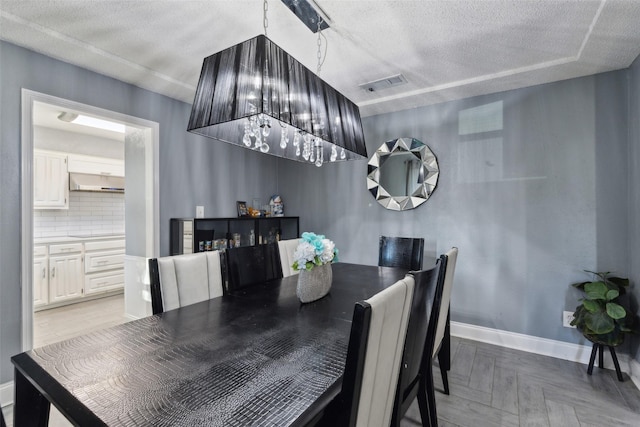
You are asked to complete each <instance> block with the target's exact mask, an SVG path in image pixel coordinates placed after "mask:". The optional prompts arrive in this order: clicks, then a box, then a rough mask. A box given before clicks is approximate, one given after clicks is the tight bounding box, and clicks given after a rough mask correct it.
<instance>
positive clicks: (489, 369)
mask: <svg viewBox="0 0 640 427" xmlns="http://www.w3.org/2000/svg"><path fill="white" fill-rule="evenodd" d="M494 365H495V359H494V358H493V357H489V356H485V355H482V354H476V356H475V358H474V363H473V366H472V368H471V374H470V375H469V388H473V389H475V390H481V391H486V392H491V390H492V389H493V370H494Z"/></svg>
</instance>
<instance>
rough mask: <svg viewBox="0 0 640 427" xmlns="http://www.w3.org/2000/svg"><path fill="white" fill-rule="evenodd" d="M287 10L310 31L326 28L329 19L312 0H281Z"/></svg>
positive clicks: (329, 21)
mask: <svg viewBox="0 0 640 427" xmlns="http://www.w3.org/2000/svg"><path fill="white" fill-rule="evenodd" d="M282 3H284V4H285V5H287V7H288V8H289V10H290V11H291V12H293V14H294V15H296V16H297V17H298V19H299V20H301V21H302V22H303V23H304V25H306V26H307V28H309V29H310V30H311V31H312V32H314V33H316V32H319V31H323V30H326V29H327V28H329V24H330V23H331V20H330V19H329V17H328V16H327V14H326V13H324V11H323V10H322V9H321V8H320V6H318V5H317V4H316V2H314V1H313V0H282Z"/></svg>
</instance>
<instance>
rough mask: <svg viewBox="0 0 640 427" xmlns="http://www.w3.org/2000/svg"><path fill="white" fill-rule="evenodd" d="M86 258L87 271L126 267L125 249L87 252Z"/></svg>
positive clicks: (85, 267) (85, 268) (85, 266)
mask: <svg viewBox="0 0 640 427" xmlns="http://www.w3.org/2000/svg"><path fill="white" fill-rule="evenodd" d="M84 260H85V262H84V272H85V273H93V272H95V271H105V270H113V269H115V268H124V251H122V250H121V251H109V252H95V253H87V254H85V257H84Z"/></svg>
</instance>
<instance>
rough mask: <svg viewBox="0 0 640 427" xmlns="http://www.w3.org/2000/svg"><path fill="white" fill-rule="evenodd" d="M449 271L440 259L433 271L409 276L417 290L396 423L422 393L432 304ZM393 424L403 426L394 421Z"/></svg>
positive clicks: (403, 363)
mask: <svg viewBox="0 0 640 427" xmlns="http://www.w3.org/2000/svg"><path fill="white" fill-rule="evenodd" d="M445 269H446V263H444V262H443V260H438V263H437V264H436V265H435V266H433V267H432V268H431V269H429V270H422V271H413V272H411V273H409V275H410V276H412V277H413V278H414V280H415V289H414V291H413V301H412V303H411V311H410V313H409V324H408V326H407V336H406V338H405V341H404V351H403V353H402V365H401V368H400V375H399V378H398V388H397V390H396V402H395V405H394V420H400V419H402V416H403V415H404V414H405V413H406V412H407V409H409V406H410V405H411V403H412V402H413V399H414V398H415V397H416V395H417V393H418V384H419V381H420V376H421V373H422V369H421V367H422V357H423V352H424V347H425V341H426V339H427V328H428V326H429V315H430V313H431V305H432V302H433V300H434V297H435V294H436V290H437V287H438V282H439V281H442V280H444V274H445ZM392 425H400V424H399V423H397V422H394V423H392Z"/></svg>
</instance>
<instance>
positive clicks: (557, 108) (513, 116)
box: [280, 71, 629, 343]
mask: <svg viewBox="0 0 640 427" xmlns="http://www.w3.org/2000/svg"><path fill="white" fill-rule="evenodd" d="M626 73H627V72H626V71H621V72H614V73H608V74H602V75H597V76H590V77H586V78H581V79H573V80H568V81H563V82H558V83H553V84H547V85H542V86H536V87H531V88H526V89H521V90H514V91H509V92H503V93H497V94H492V95H487V96H481V97H475V98H471V99H465V100H461V101H455V102H448V103H444V104H439V105H433V106H428V107H423V108H416V109H412V110H407V111H403V112H397V113H393V114H385V115H380V116H375V117H369V118H366V119H365V120H364V129H365V137H366V141H367V149H368V152H369V154H370V155H371V154H372V153H373V152H374V150H375V149H376V148H377V147H378V146H379V145H380V144H381V143H382V142H384V141H386V140H389V139H392V138H396V137H415V138H417V139H419V140H422V141H423V142H425V143H427V144H428V145H429V146H430V147H431V149H432V150H433V151H434V153H435V154H436V156H437V157H438V162H439V165H440V170H441V174H440V180H439V183H438V187H437V188H436V190H435V192H434V193H433V196H432V197H431V198H430V199H429V200H428V201H427V202H426V203H425V204H424V205H422V206H420V207H419V208H417V209H414V210H411V211H407V212H392V211H388V210H385V209H383V208H382V207H381V206H380V205H379V204H378V203H377V202H376V201H375V200H374V199H373V197H372V196H371V195H370V194H368V193H367V190H366V187H365V175H366V162H365V161H361V162H357V163H351V164H334V165H328V166H326V167H323V168H322V169H320V170H317V169H316V168H307V167H304V166H298V165H292V166H287V167H286V168H283V169H282V170H281V171H280V181H281V185H280V187H281V194H282V195H283V197H284V200H285V203H286V204H287V206H288V207H294V208H295V209H296V210H298V211H300V213H301V216H302V219H301V229H302V230H303V231H304V230H313V231H316V232H321V233H323V234H326V235H327V236H329V237H330V238H332V239H333V240H334V241H335V242H336V244H337V247H338V248H339V249H340V257H341V260H342V261H346V262H357V263H365V264H372V265H375V264H376V263H377V250H378V249H377V248H378V238H379V236H380V235H381V234H385V235H399V236H421V237H424V238H425V240H426V252H427V254H428V255H429V256H430V257H435V256H436V255H437V254H440V253H442V252H444V251H445V250H447V249H448V248H449V247H451V246H457V247H458V248H459V249H460V255H459V258H458V264H457V271H456V282H455V287H454V289H453V296H452V306H451V308H452V318H453V320H455V321H460V322H465V323H471V324H475V325H480V326H486V327H490V328H497V329H501V330H506V331H512V332H517V333H523V334H527V335H533V336H538V337H544V338H549V339H555V340H562V341H567V342H573V343H583V342H584V339H583V338H582V337H581V335H580V334H579V333H578V332H577V331H576V330H573V329H568V328H563V327H562V321H561V315H562V311H563V310H572V311H573V309H574V308H575V307H576V305H577V299H578V297H579V295H577V294H576V293H575V291H574V290H573V289H570V288H569V284H571V283H573V282H576V281H579V280H582V279H585V278H586V276H585V274H584V273H583V271H582V270H583V269H588V270H611V271H616V272H617V273H619V274H623V275H625V274H629V272H628V271H627V267H628V256H627V254H626V253H625V251H624V250H620V248H624V247H626V233H627V223H626V221H627V213H626V211H625V209H619V207H624V206H626V203H627V190H626V188H627V187H626V176H627V175H626V174H627V167H626V160H625V150H626V148H627V138H626V109H627V104H626V99H627V95H626V94H627V87H626ZM498 101H503V106H504V116H503V127H502V129H501V130H497V131H490V132H484V133H478V134H471V135H460V133H461V132H460V131H459V123H458V118H459V113H460V112H461V111H464V110H467V109H469V108H472V107H477V106H481V105H485V104H488V103H493V102H498ZM301 176H304V177H305V178H304V179H300V177H301ZM311 183H313V184H311ZM614 249H615V251H613V252H612V250H614Z"/></svg>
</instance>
